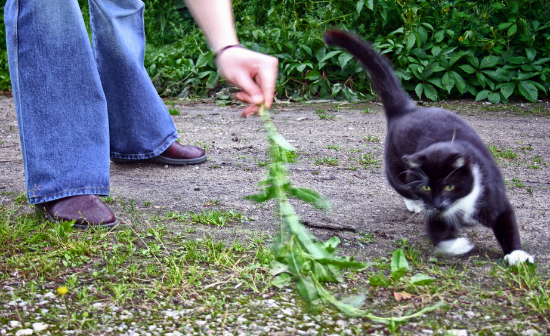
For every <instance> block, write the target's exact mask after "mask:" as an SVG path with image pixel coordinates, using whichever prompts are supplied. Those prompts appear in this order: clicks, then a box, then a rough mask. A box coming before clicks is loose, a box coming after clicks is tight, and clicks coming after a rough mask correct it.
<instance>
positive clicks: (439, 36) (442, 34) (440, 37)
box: [434, 30, 445, 43]
mask: <svg viewBox="0 0 550 336" xmlns="http://www.w3.org/2000/svg"><path fill="white" fill-rule="evenodd" d="M444 38H445V31H444V30H440V31H438V32H437V33H435V34H434V40H435V43H439V42H441V41H443V39H444Z"/></svg>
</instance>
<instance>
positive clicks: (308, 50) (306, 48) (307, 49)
mask: <svg viewBox="0 0 550 336" xmlns="http://www.w3.org/2000/svg"><path fill="white" fill-rule="evenodd" d="M300 48H302V49H304V50H305V51H306V52H307V53H308V54H309V56H312V55H313V52H312V51H311V48H310V47H308V46H307V45H305V44H302V45H301V46H300Z"/></svg>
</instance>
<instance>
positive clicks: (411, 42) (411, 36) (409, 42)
mask: <svg viewBox="0 0 550 336" xmlns="http://www.w3.org/2000/svg"><path fill="white" fill-rule="evenodd" d="M415 43H416V36H415V35H414V34H409V36H408V37H407V50H411V48H412V47H413V46H414V44H415Z"/></svg>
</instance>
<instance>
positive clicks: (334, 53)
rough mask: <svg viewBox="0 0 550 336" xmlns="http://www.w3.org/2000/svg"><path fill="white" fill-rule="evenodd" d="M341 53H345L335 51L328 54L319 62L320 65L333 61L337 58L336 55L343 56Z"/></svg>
mask: <svg viewBox="0 0 550 336" xmlns="http://www.w3.org/2000/svg"><path fill="white" fill-rule="evenodd" d="M341 53H343V51H342V50H333V51H331V52H329V53H328V54H326V55H325V57H323V58H322V59H321V60H320V61H319V63H320V62H324V61H327V60H329V59H331V58H332V57H333V56H336V55H338V54H341Z"/></svg>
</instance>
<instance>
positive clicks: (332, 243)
mask: <svg viewBox="0 0 550 336" xmlns="http://www.w3.org/2000/svg"><path fill="white" fill-rule="evenodd" d="M338 245H340V238H338V237H336V236H334V237H331V238H329V240H327V241H326V242H324V243H323V247H324V248H325V249H326V250H327V251H329V252H330V253H332V252H334V250H335V249H336V247H337V246H338Z"/></svg>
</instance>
